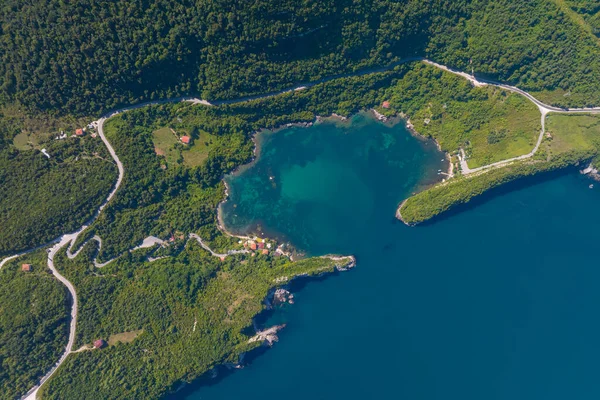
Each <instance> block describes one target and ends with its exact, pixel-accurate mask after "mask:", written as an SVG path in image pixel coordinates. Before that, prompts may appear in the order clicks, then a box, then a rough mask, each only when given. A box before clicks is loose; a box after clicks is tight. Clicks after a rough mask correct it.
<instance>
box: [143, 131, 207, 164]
mask: <svg viewBox="0 0 600 400" xmlns="http://www.w3.org/2000/svg"><path fill="white" fill-rule="evenodd" d="M184 135H188V136H189V135H190V133H188V130H184V129H178V130H177V131H176V132H175V133H174V131H173V130H172V128H169V127H164V128H160V129H158V130H156V131H154V132H153V133H152V141H153V142H154V149H155V152H156V154H157V155H158V156H164V157H165V160H166V162H167V165H169V164H171V165H175V164H178V163H183V164H184V165H185V166H187V167H197V166H199V165H202V163H203V162H204V161H205V160H206V159H207V158H208V152H209V150H210V148H211V144H212V142H213V141H214V140H215V138H214V137H213V136H212V135H210V134H209V133H207V132H204V131H200V132H198V133H196V134H195V135H193V136H192V143H191V144H189V145H184V144H183V143H181V142H180V140H179V137H181V136H184ZM194 136H196V137H194Z"/></svg>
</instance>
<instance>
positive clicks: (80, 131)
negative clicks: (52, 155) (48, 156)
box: [54, 122, 97, 140]
mask: <svg viewBox="0 0 600 400" xmlns="http://www.w3.org/2000/svg"><path fill="white" fill-rule="evenodd" d="M87 127H88V128H89V129H95V128H96V123H95V122H93V123H91V124H89V125H88V126H87ZM85 133H86V128H77V129H75V133H74V134H73V135H71V137H81V136H84V135H85ZM90 136H91V137H93V138H95V137H96V136H97V135H96V133H95V132H94V133H92V134H91V135H90ZM67 137H69V135H67V134H66V133H65V131H60V135H58V136H56V137H55V138H54V140H63V139H66V138H67Z"/></svg>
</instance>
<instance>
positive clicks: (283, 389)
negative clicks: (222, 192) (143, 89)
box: [187, 115, 600, 400]
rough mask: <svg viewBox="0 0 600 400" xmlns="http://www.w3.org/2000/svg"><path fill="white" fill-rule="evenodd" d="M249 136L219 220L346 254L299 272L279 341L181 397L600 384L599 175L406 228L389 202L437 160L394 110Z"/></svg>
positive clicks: (454, 394) (484, 391)
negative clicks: (256, 152)
mask: <svg viewBox="0 0 600 400" xmlns="http://www.w3.org/2000/svg"><path fill="white" fill-rule="evenodd" d="M260 144H261V155H260V157H259V158H258V160H257V162H256V163H255V164H254V165H252V166H251V167H250V168H247V169H246V170H245V171H243V172H241V173H240V174H238V175H236V176H234V177H231V178H230V184H231V194H230V195H231V196H230V197H231V200H230V201H229V202H228V203H227V204H226V205H225V207H224V210H223V211H224V216H225V221H226V223H227V225H228V226H229V227H230V228H231V229H233V230H237V231H240V232H241V231H244V230H248V229H251V230H252V229H259V230H262V231H265V232H268V233H269V234H271V235H274V236H278V237H280V238H285V239H286V240H289V241H291V242H292V243H293V244H295V245H296V246H297V247H298V248H299V249H301V250H304V251H306V252H308V253H309V254H324V253H341V254H354V255H356V257H357V259H358V265H357V267H356V268H355V269H354V270H352V271H349V272H345V273H340V274H338V275H335V276H331V277H329V278H327V279H323V280H318V281H313V282H309V283H307V284H306V285H303V287H302V289H301V290H299V291H298V292H297V293H296V304H294V305H293V306H287V307H285V308H284V309H281V310H279V311H277V312H276V313H275V314H274V315H273V316H272V317H271V321H270V322H272V323H274V322H281V321H285V322H286V323H287V327H286V329H285V330H284V331H282V332H281V335H280V342H279V343H277V344H276V345H275V346H274V347H273V348H272V349H270V350H268V351H267V352H266V353H265V354H263V355H261V356H259V357H258V358H256V359H255V360H253V362H252V363H251V364H250V365H249V366H246V367H245V368H244V369H243V370H240V371H236V372H234V373H232V374H231V375H229V376H227V377H226V378H224V379H220V380H217V381H216V383H215V384H213V385H209V386H202V387H198V388H196V389H195V392H194V393H192V394H189V395H188V397H187V399H188V400H200V399H202V400H217V399H228V400H229V399H247V400H250V399H252V400H254V399H256V400H264V399H268V398H284V399H286V400H305V399H346V400H347V399H357V400H358V399H361V400H363V399H409V400H417V399H418V400H434V399H435V400H438V399H444V400H449V399H452V400H454V399H456V400H494V399H503V400H509V399H510V400H519V399H523V400H533V399H544V400H553V399H557V400H566V399H594V400H597V399H599V398H600V378H599V376H600V375H599V374H600V269H599V268H598V264H599V262H598V259H599V257H600V252H599V251H598V245H597V242H598V227H600V213H598V212H596V209H597V206H598V204H600V187H598V188H595V189H589V188H588V185H589V184H590V183H591V182H590V181H589V180H587V179H586V178H584V177H582V176H580V175H579V174H578V173H576V172H573V173H570V174H564V175H560V176H554V177H552V178H550V177H545V178H538V179H536V180H535V181H529V182H527V185H519V186H513V187H512V188H511V189H512V190H509V191H506V190H503V191H501V192H497V193H496V194H495V195H493V196H487V197H486V199H485V201H481V202H478V204H476V205H475V206H472V207H468V208H466V209H463V210H462V211H461V212H459V213H453V214H452V215H449V216H447V217H446V218H443V219H441V220H438V221H436V222H435V223H431V224H427V225H424V226H418V227H413V228H409V227H407V226H405V225H403V224H402V223H399V222H397V221H396V220H395V219H394V213H395V210H396V207H397V205H398V203H399V202H400V201H401V200H402V199H404V198H405V197H407V196H408V195H409V194H410V193H411V192H412V191H414V190H416V189H417V188H418V187H419V185H422V184H423V183H427V182H431V181H432V180H433V179H437V178H438V175H437V172H438V170H439V169H445V164H444V162H443V161H442V159H443V157H442V155H441V154H440V153H439V152H438V151H437V149H436V148H435V146H434V145H433V144H432V143H430V142H424V141H422V140H419V139H416V138H414V137H413V136H411V135H410V134H409V133H408V132H407V131H406V130H405V129H404V127H403V126H402V124H398V125H395V126H393V127H389V126H385V125H383V124H381V123H378V122H375V121H373V120H372V119H369V118H367V117H365V116H364V115H359V116H357V117H355V118H354V119H353V120H352V121H351V122H350V123H348V124H345V125H344V124H342V125H339V124H338V125H336V124H333V123H324V124H318V125H315V126H313V127H311V128H290V129H286V130H283V131H279V132H276V133H272V134H265V135H262V136H261V137H260ZM599 186H600V185H599ZM257 225H258V227H257Z"/></svg>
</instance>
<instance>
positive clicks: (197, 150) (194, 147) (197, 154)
mask: <svg viewBox="0 0 600 400" xmlns="http://www.w3.org/2000/svg"><path fill="white" fill-rule="evenodd" d="M197 135H198V137H197V138H194V141H193V142H192V144H191V145H190V146H186V147H184V148H183V150H182V152H181V154H182V155H183V163H184V164H185V165H186V166H188V167H196V166H199V165H201V164H202V163H203V162H204V161H205V160H206V159H207V158H208V152H209V150H210V148H211V144H212V143H213V141H214V140H216V139H215V138H214V137H213V136H212V135H210V134H208V133H207V132H204V131H199V132H198V134H197Z"/></svg>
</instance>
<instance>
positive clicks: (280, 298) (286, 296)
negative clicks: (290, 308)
mask: <svg viewBox="0 0 600 400" xmlns="http://www.w3.org/2000/svg"><path fill="white" fill-rule="evenodd" d="M285 303H290V304H294V295H293V294H292V293H290V291H289V290H287V289H283V288H279V289H277V290H275V293H274V294H273V305H274V306H278V305H281V304H285Z"/></svg>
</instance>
